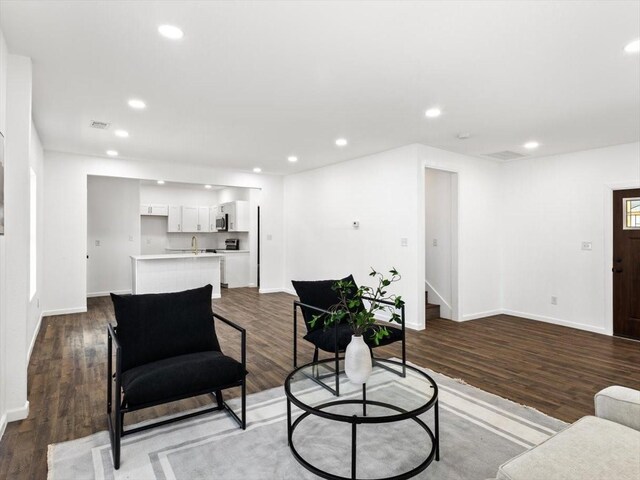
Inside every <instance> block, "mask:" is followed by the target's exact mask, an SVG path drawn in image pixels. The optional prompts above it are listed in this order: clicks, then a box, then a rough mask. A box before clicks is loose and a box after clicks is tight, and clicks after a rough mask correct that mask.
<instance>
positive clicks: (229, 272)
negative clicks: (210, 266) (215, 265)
mask: <svg viewBox="0 0 640 480" xmlns="http://www.w3.org/2000/svg"><path fill="white" fill-rule="evenodd" d="M217 252H218V253H221V254H222V255H223V259H222V262H221V263H220V269H221V271H220V281H221V282H222V284H223V285H225V286H227V287H228V288H238V287H248V286H249V283H250V281H249V275H250V274H249V252H243V251H240V252H233V251H223V250H218V251H217Z"/></svg>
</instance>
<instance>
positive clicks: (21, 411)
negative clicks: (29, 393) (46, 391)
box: [6, 400, 29, 423]
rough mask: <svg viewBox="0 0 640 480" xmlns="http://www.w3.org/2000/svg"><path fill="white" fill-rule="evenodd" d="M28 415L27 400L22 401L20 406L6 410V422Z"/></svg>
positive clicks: (22, 418)
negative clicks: (22, 403)
mask: <svg viewBox="0 0 640 480" xmlns="http://www.w3.org/2000/svg"><path fill="white" fill-rule="evenodd" d="M28 416H29V401H28V400H27V401H26V402H24V406H22V407H20V408H12V409H11V410H7V413H6V417H7V423H9V422H15V421H17V420H24V419H25V418H27V417H28Z"/></svg>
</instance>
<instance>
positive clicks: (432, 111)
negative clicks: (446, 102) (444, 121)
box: [424, 108, 442, 118]
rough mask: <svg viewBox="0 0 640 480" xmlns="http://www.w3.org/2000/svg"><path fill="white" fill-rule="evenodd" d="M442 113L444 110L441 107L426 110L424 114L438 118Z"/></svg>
mask: <svg viewBox="0 0 640 480" xmlns="http://www.w3.org/2000/svg"><path fill="white" fill-rule="evenodd" d="M441 114H442V111H441V110H440V109H439V108H430V109H429V110H427V111H426V112H424V116H425V117H428V118H436V117H439V116H440V115H441Z"/></svg>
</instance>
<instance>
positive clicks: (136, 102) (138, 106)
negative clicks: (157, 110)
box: [127, 98, 147, 110]
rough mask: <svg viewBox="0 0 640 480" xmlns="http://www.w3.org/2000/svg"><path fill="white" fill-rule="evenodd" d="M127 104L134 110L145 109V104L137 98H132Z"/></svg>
mask: <svg viewBox="0 0 640 480" xmlns="http://www.w3.org/2000/svg"><path fill="white" fill-rule="evenodd" d="M127 103H128V104H129V106H130V107H131V108H134V109H136V110H142V109H144V108H147V104H146V103H144V102H143V101H142V100H139V99H137V98H132V99H131V100H129V101H128V102H127Z"/></svg>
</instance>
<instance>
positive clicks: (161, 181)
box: [156, 180, 164, 185]
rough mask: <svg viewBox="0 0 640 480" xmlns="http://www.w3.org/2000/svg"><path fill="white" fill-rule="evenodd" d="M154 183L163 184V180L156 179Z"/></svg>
mask: <svg viewBox="0 0 640 480" xmlns="http://www.w3.org/2000/svg"><path fill="white" fill-rule="evenodd" d="M156 183H157V184H158V185H164V180H158V181H157V182H156Z"/></svg>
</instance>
